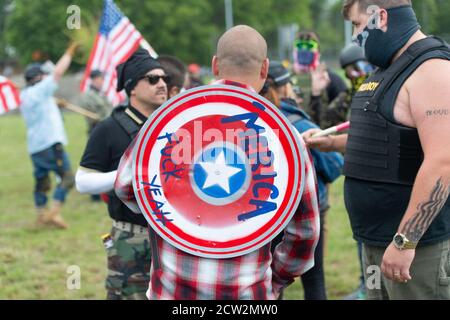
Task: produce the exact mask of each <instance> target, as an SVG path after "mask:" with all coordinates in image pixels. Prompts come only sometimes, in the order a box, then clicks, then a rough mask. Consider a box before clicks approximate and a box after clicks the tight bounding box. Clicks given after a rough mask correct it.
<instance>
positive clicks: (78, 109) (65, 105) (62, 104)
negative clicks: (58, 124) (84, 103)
mask: <svg viewBox="0 0 450 320" xmlns="http://www.w3.org/2000/svg"><path fill="white" fill-rule="evenodd" d="M56 104H57V105H58V106H59V107H61V108H64V109H67V110H70V111H73V112H75V113H78V114H81V115H82V116H85V117H88V118H90V119H92V120H94V121H100V117H99V116H98V115H97V114H95V113H93V112H91V111H89V110H86V109H83V108H81V107H79V106H77V105H74V104H72V103H70V102H68V101H67V100H64V99H56Z"/></svg>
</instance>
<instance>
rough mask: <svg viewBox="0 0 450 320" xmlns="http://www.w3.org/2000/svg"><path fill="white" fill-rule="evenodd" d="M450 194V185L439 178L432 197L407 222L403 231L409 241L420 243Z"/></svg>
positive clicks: (418, 207) (420, 205) (419, 206)
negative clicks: (446, 184)
mask: <svg viewBox="0 0 450 320" xmlns="http://www.w3.org/2000/svg"><path fill="white" fill-rule="evenodd" d="M449 194H450V189H449V186H445V185H444V183H443V182H442V178H441V179H439V180H438V181H437V183H436V185H435V186H434V188H433V191H432V192H431V195H430V199H429V200H428V201H426V202H422V203H420V204H419V205H418V206H417V212H416V213H415V214H414V215H413V216H412V218H411V219H409V220H408V221H407V222H406V224H405V225H404V226H403V228H402V230H401V233H402V234H404V235H405V236H406V238H407V239H408V240H409V241H411V242H413V243H418V242H419V240H420V239H421V238H422V236H423V235H424V234H425V232H426V231H427V230H428V227H429V226H430V225H431V223H432V222H433V220H434V218H436V216H437V215H438V214H439V212H440V211H441V209H442V207H443V206H444V204H445V202H446V201H447V198H448V196H449Z"/></svg>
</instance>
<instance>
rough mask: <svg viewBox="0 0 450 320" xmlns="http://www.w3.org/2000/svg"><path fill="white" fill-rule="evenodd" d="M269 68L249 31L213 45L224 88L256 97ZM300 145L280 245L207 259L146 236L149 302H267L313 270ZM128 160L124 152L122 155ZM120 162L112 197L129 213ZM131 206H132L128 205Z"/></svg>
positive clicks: (312, 211) (313, 220)
mask: <svg viewBox="0 0 450 320" xmlns="http://www.w3.org/2000/svg"><path fill="white" fill-rule="evenodd" d="M268 68H269V60H268V59H267V44H266V41H265V40H264V38H263V37H262V36H261V35H260V34H259V33H258V32H257V31H256V30H254V29H253V28H250V27H248V26H237V27H234V28H232V29H230V30H229V31H227V32H226V33H225V34H224V35H223V36H222V37H221V38H220V40H219V43H218V46H217V54H216V55H215V56H214V58H213V60H212V69H213V72H214V75H215V76H216V78H217V79H218V81H217V82H216V83H215V84H222V85H223V84H225V85H232V86H238V87H241V88H245V89H247V90H249V91H252V92H254V93H256V92H259V91H260V90H261V89H262V87H263V85H264V83H265V80H266V77H267V74H268ZM299 140H301V142H302V146H301V147H302V149H303V151H304V152H303V154H304V155H305V176H304V177H303V178H304V179H305V187H304V192H303V194H302V198H301V204H300V208H301V209H300V210H299V211H298V212H297V213H296V214H294V216H293V218H292V220H291V221H290V222H289V224H288V225H287V227H286V229H285V231H284V239H283V241H282V242H281V243H280V244H279V245H278V246H277V248H276V250H275V252H274V255H273V257H272V255H271V250H270V249H271V244H270V243H268V244H266V245H265V246H263V247H261V248H258V249H255V250H254V251H252V252H250V253H247V254H245V255H242V256H239V257H234V258H228V259H211V258H205V257H199V256H195V255H191V254H189V253H186V252H184V251H181V250H179V249H178V248H176V247H174V246H172V245H171V244H170V243H169V242H167V241H166V240H164V239H163V238H161V237H160V236H159V235H157V234H156V233H154V232H151V236H150V238H151V245H152V246H151V247H152V255H153V257H152V263H153V265H152V268H151V281H150V286H149V290H148V292H147V296H148V298H149V299H152V300H160V299H176V300H268V299H276V298H278V297H279V295H280V292H281V291H282V290H283V289H284V288H286V287H287V286H288V285H290V284H291V283H293V282H294V278H295V277H298V276H300V275H302V274H303V273H304V272H306V271H308V270H309V269H311V268H312V267H313V265H314V249H315V247H316V244H317V241H318V238H319V208H318V201H317V192H316V185H315V177H314V170H313V167H312V164H311V159H310V158H309V156H308V153H307V152H306V150H305V145H304V143H303V140H302V139H301V137H300V139H299ZM127 154H128V155H129V154H132V152H127V153H126V155H127ZM128 159H129V157H128V158H127V156H125V157H124V158H122V162H121V166H122V164H123V167H122V168H124V169H123V171H121V172H120V173H119V176H121V179H120V181H116V193H117V194H118V195H119V198H121V199H122V200H123V201H124V202H126V203H128V204H129V205H130V204H131V205H130V208H131V207H134V208H137V207H138V206H137V204H136V203H130V198H132V197H134V196H133V195H132V194H129V193H128V191H129V190H130V184H131V177H127V178H126V179H129V180H127V181H126V182H125V183H124V178H123V174H122V173H123V172H126V171H127V170H129V167H130V165H131V163H132V161H129V160H128ZM119 184H120V187H118V185H119ZM131 202H132V201H131Z"/></svg>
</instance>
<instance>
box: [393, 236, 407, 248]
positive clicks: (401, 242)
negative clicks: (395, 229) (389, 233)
mask: <svg viewBox="0 0 450 320" xmlns="http://www.w3.org/2000/svg"><path fill="white" fill-rule="evenodd" d="M394 242H395V245H396V246H397V247H403V245H404V244H405V239H403V237H402V236H401V235H399V234H398V235H396V236H395V237H394Z"/></svg>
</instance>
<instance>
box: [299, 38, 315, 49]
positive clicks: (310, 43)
mask: <svg viewBox="0 0 450 320" xmlns="http://www.w3.org/2000/svg"><path fill="white" fill-rule="evenodd" d="M295 46H296V47H297V48H298V49H300V50H317V49H319V43H318V42H317V41H315V40H296V41H295Z"/></svg>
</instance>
